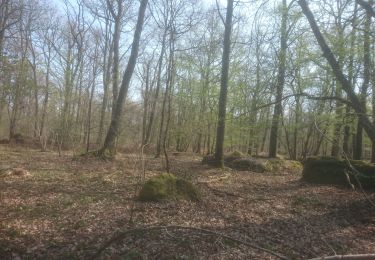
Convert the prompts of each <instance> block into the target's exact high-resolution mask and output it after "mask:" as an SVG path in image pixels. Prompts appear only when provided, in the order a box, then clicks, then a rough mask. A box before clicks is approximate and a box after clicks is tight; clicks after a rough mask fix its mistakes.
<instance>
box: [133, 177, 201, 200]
mask: <svg viewBox="0 0 375 260" xmlns="http://www.w3.org/2000/svg"><path fill="white" fill-rule="evenodd" d="M199 198H200V196H199V191H198V189H197V187H196V186H195V185H194V184H193V183H191V182H190V181H187V180H184V179H181V178H177V177H176V176H174V175H173V174H169V173H163V174H160V175H158V176H155V177H153V178H151V179H150V180H148V181H147V182H146V183H145V184H144V185H143V186H142V189H141V191H140V193H139V199H140V200H141V201H162V200H179V199H184V200H193V201H197V200H199Z"/></svg>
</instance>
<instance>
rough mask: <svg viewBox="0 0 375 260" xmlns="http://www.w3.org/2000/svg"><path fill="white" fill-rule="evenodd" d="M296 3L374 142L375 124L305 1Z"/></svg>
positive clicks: (299, 0) (300, 0)
mask: <svg viewBox="0 0 375 260" xmlns="http://www.w3.org/2000/svg"><path fill="white" fill-rule="evenodd" d="M298 3H299V5H300V6H301V8H302V11H303V13H304V14H305V16H306V18H307V20H308V21H309V23H310V26H311V29H312V30H313V32H314V35H315V38H316V39H317V41H318V43H319V45H320V48H321V49H322V51H323V54H324V57H325V58H326V59H327V61H328V62H329V64H330V66H331V68H332V70H333V73H334V75H335V76H336V78H337V80H338V81H339V82H340V83H341V86H342V88H343V90H344V91H345V92H346V94H347V96H348V99H349V101H350V102H351V103H350V104H351V106H352V108H353V109H354V110H355V112H356V113H357V115H358V117H359V119H360V120H361V124H362V126H363V128H364V129H365V131H366V133H367V135H368V136H369V138H370V139H371V141H372V142H375V124H374V123H373V122H371V121H370V118H369V117H368V116H367V114H366V111H365V110H364V109H363V105H362V103H361V101H360V99H359V98H358V97H357V95H356V94H355V92H354V89H353V86H352V85H351V83H350V82H349V81H348V79H347V78H346V77H345V75H344V74H343V72H342V69H341V68H340V65H339V63H338V62H337V60H336V58H335V56H334V55H333V53H332V51H331V49H330V48H329V46H328V45H327V43H326V41H325V39H324V37H323V35H322V33H321V32H320V30H319V27H318V25H317V23H316V20H315V18H314V15H313V14H312V12H311V10H310V8H309V7H308V5H307V3H306V1H305V0H298Z"/></svg>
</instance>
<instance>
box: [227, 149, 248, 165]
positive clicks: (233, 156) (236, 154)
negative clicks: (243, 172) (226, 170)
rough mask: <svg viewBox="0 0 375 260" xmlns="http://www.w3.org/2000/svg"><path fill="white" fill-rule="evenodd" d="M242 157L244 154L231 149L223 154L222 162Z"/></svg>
mask: <svg viewBox="0 0 375 260" xmlns="http://www.w3.org/2000/svg"><path fill="white" fill-rule="evenodd" d="M243 157H245V156H244V155H243V153H241V152H240V151H233V152H231V153H229V154H225V155H224V162H225V163H231V162H233V161H234V160H237V159H241V158H243Z"/></svg>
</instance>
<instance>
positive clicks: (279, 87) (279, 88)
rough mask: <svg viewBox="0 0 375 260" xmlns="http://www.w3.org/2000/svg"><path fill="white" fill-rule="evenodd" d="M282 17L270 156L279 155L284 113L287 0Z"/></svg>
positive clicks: (284, 3)
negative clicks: (279, 139) (282, 115)
mask: <svg viewBox="0 0 375 260" xmlns="http://www.w3.org/2000/svg"><path fill="white" fill-rule="evenodd" d="M282 5H283V6H282V10H283V11H282V18H281V28H280V30H281V39H280V53H279V67H278V76H277V83H276V101H277V103H276V104H275V108H274V112H273V116H272V124H271V132H270V146H269V154H268V156H269V157H270V158H275V157H276V156H277V139H278V138H277V135H278V132H279V121H280V117H281V114H282V112H283V111H282V109H283V108H282V104H281V99H282V97H283V90H284V83H285V66H286V51H287V47H288V46H287V28H286V27H287V18H288V7H287V5H286V0H283V3H282Z"/></svg>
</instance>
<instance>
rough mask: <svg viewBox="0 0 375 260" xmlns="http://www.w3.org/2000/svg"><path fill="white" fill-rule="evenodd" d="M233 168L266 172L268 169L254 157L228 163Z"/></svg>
mask: <svg viewBox="0 0 375 260" xmlns="http://www.w3.org/2000/svg"><path fill="white" fill-rule="evenodd" d="M228 166H229V167H230V168H232V169H235V170H239V171H253V172H260V173H262V172H266V171H267V169H266V167H265V165H264V164H263V163H261V162H259V161H257V160H254V159H252V158H240V159H236V160H234V161H232V162H231V163H229V164H228Z"/></svg>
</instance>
